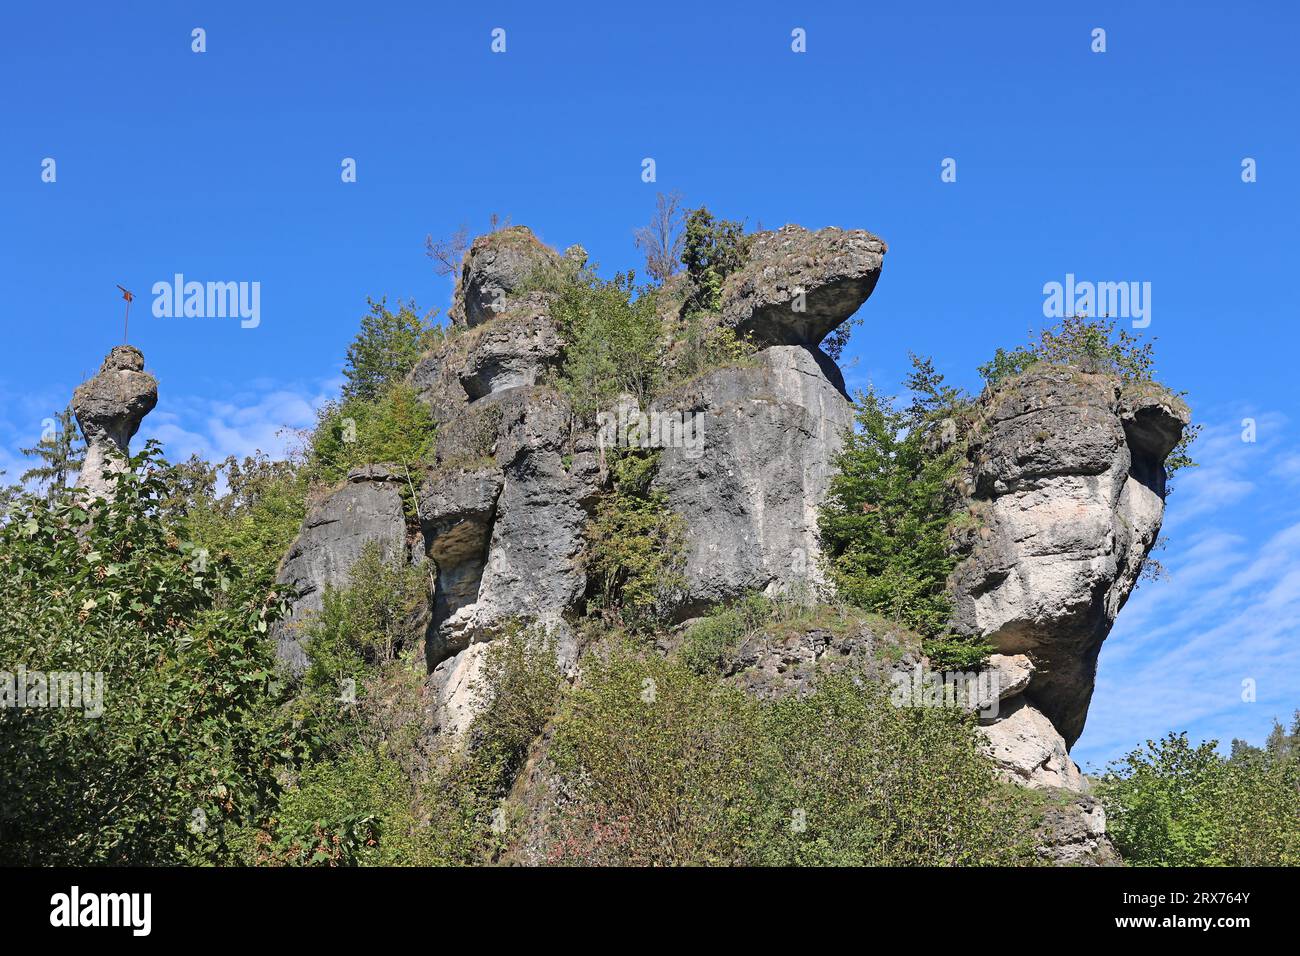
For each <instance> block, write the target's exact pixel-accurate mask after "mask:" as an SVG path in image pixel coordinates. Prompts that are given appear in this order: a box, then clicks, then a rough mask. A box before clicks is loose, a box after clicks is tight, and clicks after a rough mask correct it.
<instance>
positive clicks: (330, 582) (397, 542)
mask: <svg viewBox="0 0 1300 956" xmlns="http://www.w3.org/2000/svg"><path fill="white" fill-rule="evenodd" d="M399 480H403V479H402V478H401V476H400V475H399V474H398V472H396V471H395V470H390V469H389V468H387V467H384V466H377V465H372V466H369V467H366V468H361V469H356V470H354V471H353V472H352V473H351V474H349V475H348V481H347V483H346V484H345V485H344V486H343V487H342V488H339V489H338V490H337V491H335V492H333V493H332V494H330V495H329V496H328V497H326V498H325V499H324V500H322V501H320V502H318V503H317V504H316V505H315V506H313V507H312V508H310V509H309V510H308V512H307V517H306V518H304V519H303V523H302V530H301V531H300V532H299V533H298V537H297V539H296V540H295V541H294V543H293V545H292V546H291V547H290V548H289V552H288V554H286V555H285V557H284V560H283V561H282V562H281V564H280V571H279V573H278V575H277V576H276V582H277V583H278V584H285V585H288V586H290V587H292V588H293V589H294V590H295V591H297V592H298V594H299V596H298V598H297V599H296V600H295V601H294V602H293V605H292V607H291V609H290V613H289V614H288V616H287V617H286V618H285V619H284V620H282V621H280V622H279V623H277V624H276V626H275V638H276V655H277V657H278V658H279V659H280V661H282V662H283V663H284V664H285V665H286V666H287V667H288V668H289V670H290V671H292V672H300V671H302V670H303V669H304V668H305V667H306V665H307V655H306V653H305V652H304V650H303V647H302V643H301V637H302V629H303V627H304V626H305V624H306V623H307V621H308V620H309V619H310V618H311V616H312V615H314V614H317V613H319V612H320V610H321V608H322V607H323V606H324V605H323V602H324V597H325V589H326V588H329V587H335V588H341V587H346V586H347V584H348V582H349V580H350V576H351V572H352V567H353V565H355V564H356V562H357V559H358V558H360V557H361V553H362V551H363V550H364V549H365V547H366V545H368V544H370V543H372V542H373V543H375V544H376V545H378V547H379V550H380V553H381V554H382V555H383V556H384V557H385V558H388V559H392V558H393V557H395V556H399V555H400V556H401V557H402V558H403V559H405V558H406V557H407V556H408V552H407V547H406V539H407V534H406V519H405V517H404V515H403V513H402V496H401V493H400V491H399V485H398V481H399Z"/></svg>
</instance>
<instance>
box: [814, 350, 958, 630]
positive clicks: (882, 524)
mask: <svg viewBox="0 0 1300 956" xmlns="http://www.w3.org/2000/svg"><path fill="white" fill-rule="evenodd" d="M908 386H909V388H910V389H911V390H912V392H913V396H914V397H913V400H912V402H911V404H910V405H908V406H907V407H906V408H900V407H898V406H897V405H896V404H895V403H894V401H893V400H892V399H889V398H886V397H884V396H882V395H880V393H879V392H877V391H876V390H875V388H874V387H870V388H868V390H867V391H866V392H865V393H860V394H859V396H858V399H857V402H856V403H855V413H854V414H855V420H856V424H857V427H856V428H855V429H854V430H853V431H851V432H850V433H849V434H848V435H846V438H845V444H844V448H843V450H842V451H841V452H840V454H839V456H838V458H837V459H836V468H837V472H836V474H835V476H834V477H833V478H832V479H831V484H830V488H829V491H828V493H827V497H826V501H825V503H824V504H823V506H822V508H821V512H820V515H819V522H818V524H819V528H820V530H821V537H822V544H823V547H824V549H825V553H826V555H827V557H828V559H829V565H830V573H831V577H832V579H833V580H834V582H835V584H836V585H837V587H838V589H839V592H840V594H841V595H842V596H843V597H844V598H845V599H846V600H848V601H849V602H850V603H853V604H856V605H858V606H860V607H864V608H867V609H868V610H871V611H875V612H877V613H880V614H884V615H886V616H888V617H892V618H894V619H896V620H898V621H901V622H903V623H905V624H907V625H908V626H910V627H912V628H914V629H915V630H917V631H919V632H920V633H921V634H922V635H924V636H926V637H928V638H934V637H938V636H940V635H942V634H943V632H944V628H945V626H946V624H947V621H948V617H949V615H950V613H951V610H952V608H951V605H950V603H949V599H948V597H947V595H946V593H945V590H944V585H945V582H946V580H947V578H948V574H949V573H950V572H951V571H952V569H953V568H954V567H955V566H956V562H957V558H956V556H955V554H954V553H953V549H952V548H951V540H950V536H949V527H950V525H951V523H952V521H953V511H954V508H955V506H956V503H957V500H958V498H957V495H956V492H955V489H954V488H953V485H952V481H953V479H954V477H955V476H956V474H957V472H958V468H959V464H960V461H961V457H962V456H961V446H960V444H959V443H958V442H957V441H956V440H955V436H950V440H949V441H947V442H945V441H943V434H942V433H943V431H944V429H945V428H947V429H949V430H953V429H955V428H956V424H955V421H956V416H957V415H958V414H959V412H960V408H959V402H960V398H959V396H958V395H957V394H956V393H955V391H954V390H952V389H950V388H948V387H947V386H945V385H944V384H943V380H942V376H940V375H938V373H936V372H935V371H934V369H933V367H932V366H931V365H930V363H929V362H928V361H924V360H921V359H917V358H916V357H915V356H913V372H912V374H911V375H910V376H909V378H908Z"/></svg>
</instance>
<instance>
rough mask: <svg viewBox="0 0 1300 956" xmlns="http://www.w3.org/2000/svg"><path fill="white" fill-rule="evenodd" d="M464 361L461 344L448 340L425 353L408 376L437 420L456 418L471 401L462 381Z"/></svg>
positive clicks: (408, 379)
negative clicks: (461, 374) (462, 364)
mask: <svg viewBox="0 0 1300 956" xmlns="http://www.w3.org/2000/svg"><path fill="white" fill-rule="evenodd" d="M462 361H463V359H462V356H461V350H460V348H459V344H458V343H457V342H456V341H455V340H451V341H446V342H443V343H442V344H441V345H439V346H438V347H437V348H435V349H432V350H431V351H429V352H427V353H425V354H424V355H423V356H421V357H420V360H419V361H418V362H416V363H415V367H414V368H412V369H411V372H410V374H409V375H408V376H407V381H408V382H409V383H410V384H411V386H412V387H413V388H414V389H415V391H416V394H417V395H419V397H420V400H421V401H422V402H424V403H425V404H426V405H428V406H429V411H430V413H431V415H432V417H433V420H434V421H436V422H445V421H449V420H450V419H452V418H455V417H456V416H457V415H459V414H460V412H461V411H462V410H463V409H464V407H465V406H466V405H468V404H469V395H468V394H467V393H466V391H465V386H464V385H462V384H461V381H460V370H461V363H462Z"/></svg>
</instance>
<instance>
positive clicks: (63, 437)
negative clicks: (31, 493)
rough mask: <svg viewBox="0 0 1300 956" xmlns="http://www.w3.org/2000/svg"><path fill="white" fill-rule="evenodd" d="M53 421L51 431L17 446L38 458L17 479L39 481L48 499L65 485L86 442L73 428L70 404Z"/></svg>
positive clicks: (81, 458)
mask: <svg viewBox="0 0 1300 956" xmlns="http://www.w3.org/2000/svg"><path fill="white" fill-rule="evenodd" d="M53 421H54V428H53V430H52V433H46V434H42V435H41V438H40V440H39V441H37V443H36V444H35V445H34V446H33V447H31V448H20V449H18V450H19V451H20V452H21V453H22V454H24V455H27V456H28V457H33V456H35V457H36V458H38V459H40V461H41V464H38V465H34V466H32V467H31V468H28V469H27V470H26V471H25V472H23V473H22V475H21V477H20V478H19V479H18V480H19V481H20V482H24V483H25V482H29V481H32V482H36V483H37V484H38V485H43V486H44V489H45V497H46V499H47V500H50V501H52V500H53V499H54V497H55V496H56V495H58V494H59V493H60V492H61V491H62V490H63V489H64V488H65V487H66V486H67V484H68V479H69V478H70V477H71V476H72V475H73V474H74V473H76V472H77V471H78V470H79V469H80V468H81V465H82V462H84V461H85V460H86V442H85V440H84V439H82V438H81V436H80V433H79V432H78V430H77V424H76V421H75V419H74V418H73V415H72V406H71V405H69V406H68V407H67V408H65V409H64V410H63V411H62V412H60V413H59V417H58V418H57V419H54V420H53Z"/></svg>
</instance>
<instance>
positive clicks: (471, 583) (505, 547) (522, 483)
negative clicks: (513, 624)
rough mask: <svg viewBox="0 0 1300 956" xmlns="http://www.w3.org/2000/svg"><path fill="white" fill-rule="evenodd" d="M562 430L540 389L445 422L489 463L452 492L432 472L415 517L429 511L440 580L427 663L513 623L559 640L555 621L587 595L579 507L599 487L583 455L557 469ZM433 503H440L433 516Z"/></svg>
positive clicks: (560, 411) (502, 396)
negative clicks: (536, 627) (574, 464)
mask: <svg viewBox="0 0 1300 956" xmlns="http://www.w3.org/2000/svg"><path fill="white" fill-rule="evenodd" d="M568 428H569V407H568V403H567V402H566V401H565V400H564V398H563V397H562V396H561V395H560V394H559V393H558V392H556V391H554V390H553V389H549V388H545V387H541V386H524V387H519V388H513V389H508V390H506V391H503V392H497V393H493V394H491V395H489V396H486V397H485V398H483V399H481V400H480V401H478V402H476V403H475V404H474V405H473V406H472V407H471V408H470V409H467V411H466V412H465V414H463V415H462V416H461V417H460V418H459V419H457V420H455V421H453V422H451V423H449V425H448V427H447V430H446V431H445V432H444V434H445V435H451V436H459V437H460V438H461V439H462V440H464V441H466V442H470V443H478V447H477V449H476V453H481V452H482V451H483V450H484V449H485V448H487V447H488V442H489V441H490V442H491V445H490V448H491V455H492V458H491V461H490V463H489V462H482V464H481V465H480V467H479V469H478V470H475V471H473V472H472V473H471V474H469V475H468V476H467V477H466V478H465V479H464V480H463V481H462V482H461V483H455V482H449V481H448V480H447V479H446V477H445V474H444V473H443V472H436V473H435V474H434V475H431V476H430V478H429V479H428V481H427V483H426V486H425V492H424V494H423V495H422V498H421V501H422V512H425V507H426V505H425V502H428V510H427V512H425V513H423V514H422V521H424V522H425V535H426V540H427V541H428V553H429V554H430V556H431V557H433V559H434V561H435V562H436V563H437V565H438V572H439V574H438V581H439V584H438V589H437V594H436V596H435V614H434V622H433V626H434V628H435V629H436V634H431V637H430V642H429V648H430V650H429V655H430V656H429V659H430V662H431V663H435V664H436V663H439V662H440V661H441V660H442V659H444V658H445V657H447V656H449V655H452V654H456V653H459V652H460V651H461V650H463V649H464V648H466V647H468V646H469V645H470V644H472V643H475V642H477V641H480V640H486V639H489V638H490V637H491V636H492V634H493V633H495V632H496V631H498V630H500V629H501V627H502V626H503V625H504V624H505V623H506V622H508V621H510V620H513V619H521V620H528V621H535V622H538V623H541V624H542V625H544V626H545V627H547V628H548V629H552V630H556V631H560V632H565V631H567V628H565V626H564V624H563V615H564V612H566V611H568V610H571V609H573V608H574V607H576V606H577V605H578V604H579V602H580V601H581V599H582V596H583V593H584V591H585V589H586V575H585V573H584V572H583V569H582V566H581V561H580V558H581V554H582V544H583V529H584V527H585V525H586V520H587V511H586V509H585V508H584V506H583V503H584V501H588V500H590V499H591V497H592V496H593V495H594V494H595V491H596V485H597V483H598V482H599V480H600V476H599V473H598V472H593V470H592V468H591V467H590V462H591V456H590V455H589V454H584V455H575V456H574V458H575V461H577V460H581V461H582V462H584V463H586V465H587V466H586V467H584V468H582V469H577V468H575V469H573V470H572V471H571V470H570V469H569V468H567V467H566V464H565V459H566V456H568V455H569V448H570V444H569V440H568V435H569V431H568ZM452 441H453V445H452V447H455V446H454V441H455V438H454V437H453V439H452ZM438 496H442V497H443V498H445V499H446V503H445V504H443V505H441V506H437V507H435V506H434V500H435V498H437V497H438ZM489 499H491V501H492V505H491V508H490V509H489V508H488V507H487V502H488V500H489ZM458 522H459V524H458ZM458 526H459V527H463V528H465V529H466V530H465V531H464V532H463V534H464V535H465V545H464V546H463V547H459V546H458V547H449V546H448V545H447V544H446V543H445V542H446V540H447V539H448V537H449V536H453V540H457V539H455V538H454V535H455V533H456V532H455V528H456V527H458ZM453 589H454V592H453ZM563 636H564V635H563V634H562V635H561V637H563Z"/></svg>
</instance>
